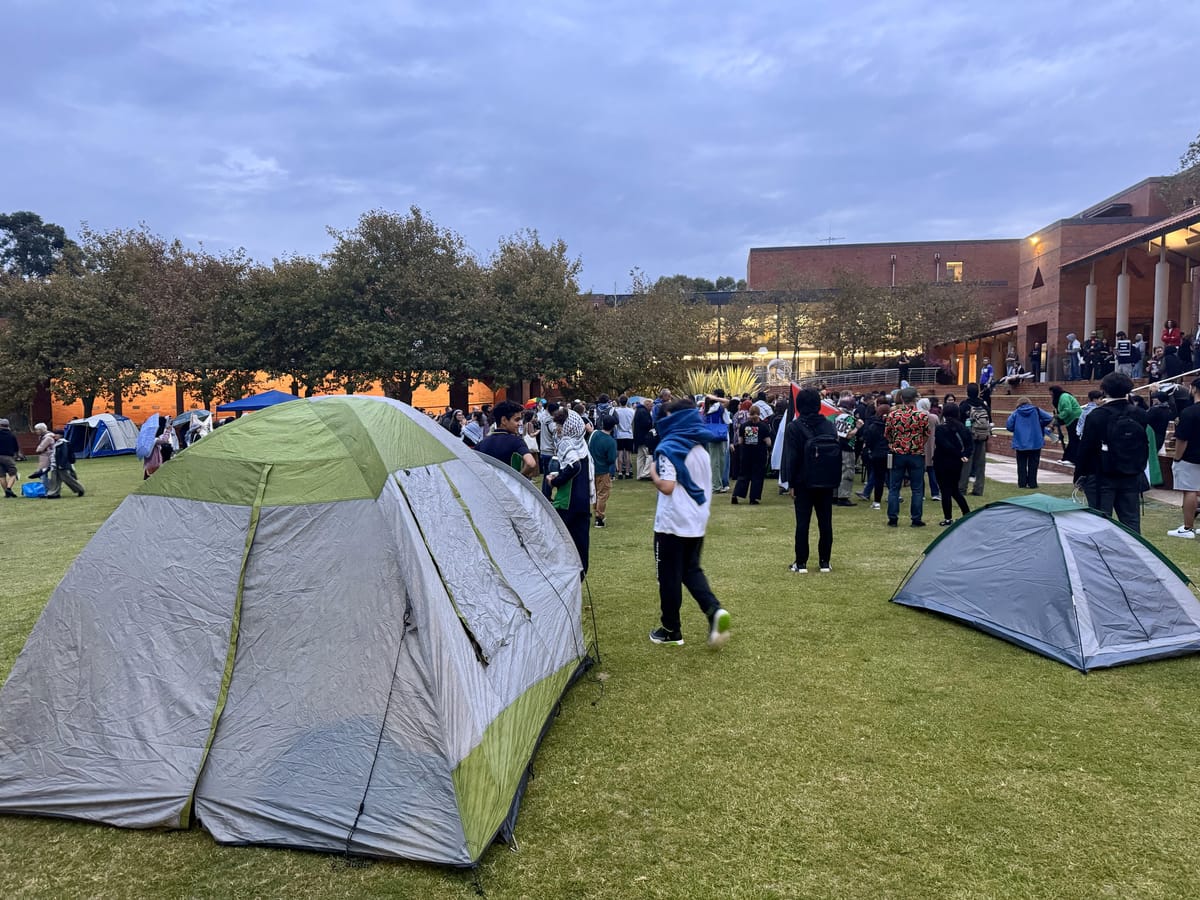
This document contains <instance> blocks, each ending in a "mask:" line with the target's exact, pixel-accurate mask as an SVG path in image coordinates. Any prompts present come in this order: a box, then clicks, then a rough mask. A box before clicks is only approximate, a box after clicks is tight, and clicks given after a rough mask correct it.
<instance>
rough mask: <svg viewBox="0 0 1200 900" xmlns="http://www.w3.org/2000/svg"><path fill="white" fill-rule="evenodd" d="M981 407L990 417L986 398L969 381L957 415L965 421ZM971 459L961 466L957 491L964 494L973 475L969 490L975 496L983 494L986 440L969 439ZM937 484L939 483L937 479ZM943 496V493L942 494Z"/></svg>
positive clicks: (985, 469)
mask: <svg viewBox="0 0 1200 900" xmlns="http://www.w3.org/2000/svg"><path fill="white" fill-rule="evenodd" d="M976 409H982V410H983V411H984V412H985V413H987V415H988V419H989V420H990V419H991V415H992V413H991V409H990V408H989V407H988V403H987V400H986V398H984V397H983V396H982V395H981V393H980V390H979V385H977V384H975V383H971V384H968V385H967V399H966V400H964V401H963V402H962V403H961V404H960V405H959V407H958V412H959V417H960V418H961V419H962V421H963V422H964V423H965V422H966V421H967V420H968V419H969V418H971V411H972V410H976ZM971 441H972V443H971V460H970V462H968V463H965V464H964V465H963V467H962V472H960V473H959V476H958V492H959V493H960V494H963V495H964V496H965V495H966V493H967V482H968V480H970V478H971V476H974V477H975V487H974V488H973V489H972V490H971V494H972V495H973V496H975V497H982V496H983V485H984V473H985V472H986V471H987V445H988V442H987V441H986V440H976V439H975V438H974V437H972V439H971ZM938 484H941V482H940V481H939V482H938ZM943 496H944V495H943Z"/></svg>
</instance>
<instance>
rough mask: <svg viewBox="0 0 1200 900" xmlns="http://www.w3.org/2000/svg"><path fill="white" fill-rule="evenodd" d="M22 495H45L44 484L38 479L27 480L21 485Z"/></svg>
mask: <svg viewBox="0 0 1200 900" xmlns="http://www.w3.org/2000/svg"><path fill="white" fill-rule="evenodd" d="M21 496H22V497H45V496H46V486H45V485H44V484H42V483H41V482H40V481H27V482H25V483H24V484H23V485H21Z"/></svg>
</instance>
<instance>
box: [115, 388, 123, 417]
mask: <svg viewBox="0 0 1200 900" xmlns="http://www.w3.org/2000/svg"><path fill="white" fill-rule="evenodd" d="M124 414H125V397H124V396H123V395H122V394H121V392H120V391H117V392H116V393H115V394H113V415H115V416H123V415H124Z"/></svg>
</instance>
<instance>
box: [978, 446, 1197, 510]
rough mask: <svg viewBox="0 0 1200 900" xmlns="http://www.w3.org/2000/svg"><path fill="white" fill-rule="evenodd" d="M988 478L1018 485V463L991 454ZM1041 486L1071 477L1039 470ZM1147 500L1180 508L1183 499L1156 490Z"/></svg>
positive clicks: (1176, 494) (1171, 492)
mask: <svg viewBox="0 0 1200 900" xmlns="http://www.w3.org/2000/svg"><path fill="white" fill-rule="evenodd" d="M987 477H988V478H991V479H994V480H996V481H999V482H1001V483H1003V484H1016V483H1017V461H1016V460H1015V459H1013V458H1012V457H1009V456H992V455H991V454H990V453H989V454H988V458H987ZM1037 477H1038V483H1039V484H1070V483H1071V476H1070V475H1067V474H1065V473H1062V472H1050V471H1047V470H1046V469H1038V476H1037ZM1145 496H1146V499H1147V500H1157V501H1158V502H1159V503H1164V504H1166V505H1167V506H1174V507H1178V506H1179V502H1180V500H1181V499H1182V495H1181V494H1180V493H1179V491H1164V490H1159V489H1154V490H1150V491H1147V492H1146V494H1145Z"/></svg>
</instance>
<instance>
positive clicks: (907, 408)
mask: <svg viewBox="0 0 1200 900" xmlns="http://www.w3.org/2000/svg"><path fill="white" fill-rule="evenodd" d="M916 404H917V389H916V388H914V387H906V388H904V389H903V390H902V391H900V406H898V407H896V408H895V409H893V410H892V411H891V412H890V413H888V416H887V419H885V420H884V425H883V433H884V436H885V437H886V438H887V443H888V446H889V447H890V448H891V450H892V475H891V482H890V483H889V484H888V509H887V513H888V522H887V523H888V525H889V526H891V527H892V528H895V527H896V524H897V522H898V521H899V518H900V488H901V487H902V486H903V485H904V479H905V478H907V479H908V482H909V488H910V490H911V491H912V506H911V515H912V527H913V528H923V527H924V526H925V522H924V520H923V519H922V518H921V514H922V513H923V512H924V507H925V444H926V441H928V440H929V434H930V428H929V416H927V415H926V414H925V413H923V412H922V411H921V410H919V409H917V407H916Z"/></svg>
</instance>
